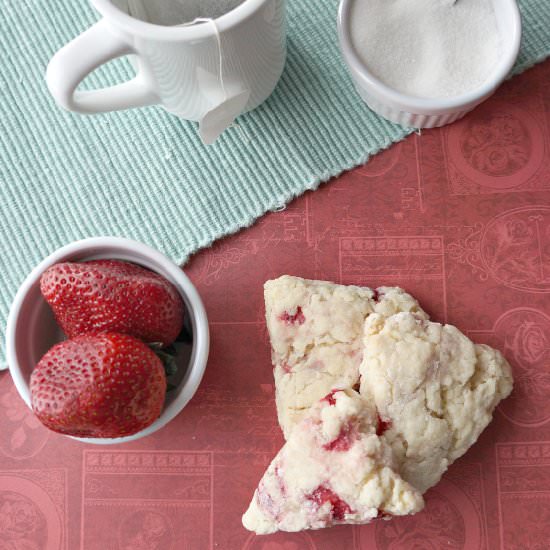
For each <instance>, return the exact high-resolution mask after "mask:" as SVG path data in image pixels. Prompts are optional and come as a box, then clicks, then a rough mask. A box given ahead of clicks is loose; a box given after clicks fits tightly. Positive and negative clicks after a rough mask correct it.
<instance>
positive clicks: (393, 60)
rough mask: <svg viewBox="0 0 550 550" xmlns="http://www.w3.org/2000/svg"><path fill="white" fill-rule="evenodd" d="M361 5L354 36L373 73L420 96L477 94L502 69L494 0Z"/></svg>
mask: <svg viewBox="0 0 550 550" xmlns="http://www.w3.org/2000/svg"><path fill="white" fill-rule="evenodd" d="M453 2H454V0H355V3H354V5H353V8H352V11H351V36H352V41H353V44H354V47H355V50H356V52H357V54H358V55H359V57H360V58H361V60H362V61H363V62H364V63H365V65H366V66H367V67H368V68H369V70H370V71H371V72H372V73H373V74H374V75H375V76H376V77H377V78H379V79H380V80H381V81H382V82H384V83H385V84H386V85H388V86H390V87H392V88H394V89H395V90H398V91H399V92H403V93H407V94H409V95H414V96H419V97H430V98H434V97H449V96H455V95H459V94H461V93H464V92H467V91H470V90H474V89H476V88H477V87H479V86H480V85H481V84H482V83H483V82H485V81H486V80H487V78H488V77H489V76H490V74H491V73H492V71H493V69H494V67H495V65H496V64H497V61H498V58H499V55H500V51H501V46H500V40H501V37H500V35H499V32H498V28H497V20H496V16H495V12H494V10H493V2H492V1H491V0H458V1H457V2H456V3H453Z"/></svg>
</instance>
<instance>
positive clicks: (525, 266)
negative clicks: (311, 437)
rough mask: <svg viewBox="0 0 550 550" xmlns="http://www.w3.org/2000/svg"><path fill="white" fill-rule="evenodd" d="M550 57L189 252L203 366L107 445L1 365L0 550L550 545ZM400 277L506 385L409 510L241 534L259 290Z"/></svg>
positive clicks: (258, 378)
mask: <svg viewBox="0 0 550 550" xmlns="http://www.w3.org/2000/svg"><path fill="white" fill-rule="evenodd" d="M548 82H550V63H548V62H547V63H545V64H542V65H540V66H538V67H536V68H535V69H532V70H530V71H528V72H527V73H525V74H523V75H522V76H520V77H518V78H515V79H513V80H512V81H509V82H507V83H506V84H505V85H504V86H503V88H502V89H501V90H500V91H499V92H498V94H497V95H496V96H495V97H494V98H492V99H491V100H490V101H489V102H487V103H486V104H485V105H483V106H481V107H480V108H479V109H477V110H476V111H475V112H474V113H473V114H471V115H470V116H468V117H467V118H466V119H465V120H463V121H461V122H458V123H456V124H454V125H452V126H450V127H448V128H444V129H441V130H433V131H424V132H422V135H421V136H416V135H413V136H412V137H410V138H409V139H407V140H405V141H404V142H402V143H400V144H398V145H396V146H394V147H392V148H391V149H389V150H388V151H386V152H384V153H382V154H380V155H378V156H376V157H375V158H373V159H372V161H371V162H369V163H368V164H367V165H366V166H363V167H360V168H357V169H356V170H354V171H352V172H349V173H347V174H344V175H343V176H341V177H340V178H338V179H336V180H334V181H332V182H331V183H329V184H327V185H324V186H323V187H322V188H321V189H320V190H318V191H316V192H314V193H308V194H306V195H304V196H303V197H301V198H299V199H298V200H296V201H294V202H293V203H292V204H291V205H289V206H288V208H287V209H286V210H284V211H283V212H279V213H273V214H271V215H268V216H266V217H264V218H263V219H262V220H261V221H260V222H259V223H258V224H256V225H255V226H254V227H252V228H250V229H248V230H245V231H242V232H241V233H239V234H238V235H236V236H234V237H231V238H229V239H226V240H224V241H222V242H219V243H217V244H216V245H215V246H214V247H213V248H211V249H208V250H205V251H203V252H201V253H200V254H198V255H197V256H196V257H195V258H194V259H193V260H192V262H191V263H190V265H189V266H188V268H187V271H188V273H189V274H190V276H191V278H192V279H193V280H194V282H195V283H196V284H197V286H198V288H199V290H200V292H201V293H202V296H203V297H204V300H205V303H206V307H207V310H208V314H209V317H210V321H211V329H212V349H211V358H210V361H209V365H208V369H207V372H206V375H205V378H204V381H203V383H202V385H201V387H200V389H199V391H198V393H197V395H196V397H195V398H194V399H193V401H192V402H191V403H190V405H189V406H188V407H187V408H186V409H185V411H184V412H183V413H182V414H181V415H180V416H178V417H177V418H176V419H175V420H174V421H173V422H172V423H171V424H170V425H169V426H167V427H166V428H165V429H163V430H161V431H160V432H158V433H157V434H154V435H153V436H151V437H149V438H146V439H144V440H141V441H138V442H135V443H133V444H128V445H125V446H120V447H115V448H100V447H96V446H92V445H87V446H84V445H82V444H80V443H77V442H74V441H72V440H70V439H68V438H65V437H62V436H58V435H56V434H53V433H49V432H48V431H47V430H46V429H45V428H42V426H41V425H40V424H38V422H37V421H36V420H35V419H34V418H33V417H32V415H31V414H30V412H29V411H28V410H27V409H26V408H25V406H24V405H23V403H22V401H21V400H20V399H19V398H18V396H17V394H16V392H15V389H14V387H13V384H12V382H11V379H10V377H9V375H7V374H2V375H0V430H1V432H0V433H1V436H0V549H1V550H39V549H40V550H58V549H63V550H73V549H78V548H80V549H82V550H127V549H128V550H185V549H191V550H202V549H214V550H215V549H220V550H237V549H243V550H244V549H246V550H335V549H338V550H366V549H369V550H370V549H374V548H377V549H379V550H439V549H441V548H449V549H452V550H459V549H465V550H477V549H484V550H493V549H506V550H535V549H536V550H543V549H546V548H550V542H549V541H550V399H549V398H548V396H549V395H550V94H549V92H548ZM282 273H290V274H295V275H301V276H304V277H311V278H321V279H331V280H334V281H338V282H342V283H359V284H368V285H370V286H377V285H380V284H398V285H401V286H403V287H405V288H406V289H407V290H409V291H410V292H412V293H414V294H415V295H417V296H418V298H419V299H420V300H421V301H422V305H423V307H424V308H425V309H427V310H428V311H429V312H430V313H431V314H432V315H433V317H434V318H435V319H438V320H441V321H447V322H451V323H454V324H456V325H458V326H459V327H460V328H461V329H462V330H463V331H465V332H466V333H467V334H468V335H470V336H471V337H472V338H474V339H475V340H477V341H479V342H486V343H489V344H492V345H494V346H497V347H499V348H500V349H501V350H502V351H503V352H504V353H505V355H506V356H507V358H508V359H509V360H510V362H511V363H512V365H513V368H514V374H515V379H516V389H515V391H514V393H513V395H512V397H511V398H509V399H508V400H507V401H506V402H505V403H504V404H502V405H501V406H500V407H499V409H498V411H497V412H496V415H495V420H494V422H493V423H492V425H491V426H490V428H489V429H487V430H486V432H485V433H484V434H483V435H482V436H481V438H480V440H479V442H478V443H477V444H476V445H475V446H474V447H473V448H472V449H471V450H470V452H469V453H468V454H467V455H466V456H465V457H463V458H462V459H460V460H459V461H458V462H457V463H456V464H455V465H453V466H452V467H451V468H450V470H449V471H448V472H447V474H446V475H445V477H444V480H443V481H442V482H441V483H440V484H439V485H438V486H437V487H435V488H434V489H432V490H431V491H430V492H429V493H428V495H427V498H426V501H427V506H426V509H425V510H424V511H423V512H422V513H420V514H419V515H418V516H416V517H414V518H401V519H395V520H392V521H389V522H377V523H376V524H375V525H370V526H363V527H345V526H343V527H336V528H333V529H329V530H325V531H317V532H306V533H298V534H277V535H274V536H269V537H256V536H254V535H252V534H250V533H248V532H247V531H245V530H244V529H243V528H242V527H241V524H240V516H241V514H242V512H243V511H244V509H245V507H246V506H247V504H248V501H249V499H250V497H251V495H252V492H253V491H254V488H255V486H256V484H257V482H258V480H259V478H260V476H261V474H262V472H263V470H264V468H265V467H266V466H267V464H268V462H269V460H270V459H271V457H272V456H273V454H274V453H275V451H276V450H277V449H278V447H279V446H280V444H281V442H282V437H281V433H280V430H279V429H278V426H277V423H276V417H275V404H274V400H273V397H274V395H273V393H274V388H273V378H272V373H271V365H270V358H269V343H268V338H267V334H266V329H265V325H264V322H263V302H262V283H263V282H264V281H265V280H266V279H268V278H272V277H276V276H278V275H280V274H282Z"/></svg>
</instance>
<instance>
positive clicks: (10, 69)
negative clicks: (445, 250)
mask: <svg viewBox="0 0 550 550" xmlns="http://www.w3.org/2000/svg"><path fill="white" fill-rule="evenodd" d="M520 5H521V9H522V15H523V25H524V34H523V44H522V50H521V55H520V57H519V60H518V63H517V65H516V67H515V72H516V73H517V72H520V71H522V70H523V69H525V68H527V67H529V66H531V65H533V64H534V63H536V62H537V61H540V60H542V59H543V58H544V57H546V56H548V55H550V30H549V29H550V1H549V0H520ZM336 11H337V1H336V0H288V61H287V67H286V69H285V72H284V74H283V77H282V79H281V82H280V83H279V85H278V87H277V89H276V91H275V92H274V93H273V95H272V96H271V98H270V99H269V100H268V101H267V102H266V103H264V104H263V105H262V106H261V107H260V108H258V109H256V110H255V111H253V112H252V113H249V114H247V115H245V116H242V117H240V118H239V119H238V126H236V127H234V128H231V129H229V130H228V131H227V132H226V133H225V134H224V135H223V136H222V137H221V138H220V139H219V140H218V141H217V142H216V144H215V145H213V146H210V147H204V146H203V145H201V143H200V141H199V139H198V137H197V130H196V126H195V125H194V124H193V123H188V122H185V121H181V120H179V119H177V118H175V117H172V116H171V115H169V114H167V113H165V112H164V111H163V110H162V109H160V108H158V107H153V108H147V109H141V110H133V111H126V112H123V113H113V114H107V115H96V116H91V117H87V116H81V115H75V114H70V113H65V112H63V111H62V110H60V109H59V108H57V107H56V106H55V105H54V103H53V101H52V99H51V97H50V96H49V93H48V91H47V89H46V85H45V82H44V73H45V68H46V65H47V63H48V60H49V59H50V58H51V56H52V55H53V54H54V52H55V51H56V50H58V49H59V48H60V47H61V46H63V45H64V44H65V43H66V42H67V41H69V40H70V39H71V38H73V37H74V36H76V35H77V34H79V33H80V32H82V31H83V30H85V29H86V28H87V27H88V26H90V25H91V24H92V23H93V22H94V21H95V20H96V19H97V15H96V14H95V13H94V12H93V10H92V9H91V8H90V7H89V6H88V5H87V2H85V1H84V0H82V1H79V2H75V1H74V0H73V1H71V0H17V1H16V0H0V50H1V51H2V61H1V63H0V94H1V101H0V237H1V238H0V256H1V258H2V269H0V327H1V328H0V333H1V334H0V339H1V349H0V365H2V364H3V363H4V357H5V354H4V350H5V346H4V328H5V320H6V318H7V315H8V309H9V306H10V303H11V300H12V298H13V296H14V294H15V292H16V290H17V288H18V286H19V285H20V283H21V282H22V280H23V279H24V277H25V276H26V274H27V273H28V272H29V271H30V269H31V268H32V267H33V266H34V265H36V264H37V263H38V262H39V261H40V260H41V259H42V258H43V257H44V256H46V255H47V254H49V253H50V252H52V251H53V250H54V249H56V248H58V247H59V246H61V245H63V244H66V243H68V242H70V241H73V240H75V239H79V238H83V237H88V236H96V235H118V236H126V237H132V238H134V239H137V240H141V241H143V242H146V243H148V244H150V245H152V246H154V247H157V248H159V249H161V250H162V251H164V252H165V253H167V254H168V255H170V256H171V257H172V258H174V259H175V260H176V261H177V262H184V261H185V259H186V258H187V257H188V255H189V254H190V253H192V252H194V251H196V250H198V249H199V248H201V247H204V246H207V245H209V244H210V243H211V242H212V241H213V240H214V239H217V238H219V237H221V236H223V235H227V234H229V233H232V232H234V231H237V230H238V229H240V228H242V227H245V226H247V225H249V224H251V223H252V222H253V221H254V220H255V219H256V218H257V217H258V216H261V215H262V214H263V213H265V212H266V211H268V210H271V209H274V208H277V207H280V206H282V205H284V204H285V203H286V202H288V201H289V200H290V199H292V198H293V197H294V196H296V195H299V194H301V193H303V192H304V191H305V190H307V189H313V188H315V187H316V186H317V185H319V183H320V182H323V181H325V180H328V179H329V178H330V177H332V176H335V175H337V174H339V173H340V172H342V171H343V170H346V169H349V168H352V167H354V166H356V165H358V164H361V163H364V162H366V161H367V159H368V158H369V156H370V155H372V154H374V153H376V152H377V151H379V150H381V149H383V148H386V147H388V146H389V145H390V144H391V143H393V142H396V141H399V140H401V139H403V138H404V137H405V136H406V135H407V134H408V133H409V132H410V130H407V129H404V128H401V127H399V126H396V125H394V124H391V123H389V122H386V121H385V120H383V119H381V118H379V117H377V116H376V115H374V114H373V113H372V112H371V111H369V109H368V108H367V107H366V106H365V105H364V104H363V103H362V102H361V101H360V99H359V97H358V96H357V94H356V93H355V90H354V89H353V85H352V82H351V80H350V78H349V76H348V74H347V71H346V69H345V68H344V66H343V63H342V61H341V58H340V54H339V51H338V45H337V36H336ZM129 74H130V71H129V69H128V65H127V64H126V63H124V62H113V63H111V64H109V65H108V66H107V67H105V68H103V69H101V70H99V71H97V72H96V73H94V75H92V76H91V77H89V84H90V85H91V86H94V87H95V86H104V85H109V84H113V83H117V82H120V81H122V80H125V79H127V78H128V76H129Z"/></svg>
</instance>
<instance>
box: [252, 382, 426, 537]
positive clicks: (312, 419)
mask: <svg viewBox="0 0 550 550" xmlns="http://www.w3.org/2000/svg"><path fill="white" fill-rule="evenodd" d="M377 428H378V425H377V417H376V412H375V411H374V409H373V408H372V407H371V406H370V405H369V404H368V403H366V402H365V401H364V400H363V399H362V398H361V397H360V396H359V394H357V393H356V392H354V391H353V390H346V391H334V392H331V393H330V394H328V395H327V396H326V397H325V398H323V399H322V400H320V401H319V402H318V403H317V404H316V405H315V406H314V407H312V408H311V409H310V410H309V412H308V415H306V417H305V418H304V419H302V421H301V422H300V423H299V424H297V425H296V427H295V428H294V429H293V431H292V434H291V436H290V438H289V440H288V441H287V443H286V444H285V445H284V446H283V448H282V449H281V450H280V451H279V453H278V454H277V456H276V457H275V459H274V460H273V461H272V463H271V464H270V466H269V468H268V469H267V471H266V473H265V474H264V476H263V478H262V480H261V481H260V484H259V486H258V489H257V490H256V492H255V493H254V497H253V499H252V502H251V504H250V506H249V508H248V510H247V512H246V513H245V514H244V516H243V524H244V526H245V527H246V528H247V529H249V530H251V531H255V532H256V533H258V534H266V533H273V532H275V531H278V530H281V531H300V530H303V529H320V528H322V527H329V526H331V525H335V524H346V523H351V524H362V523H368V522H370V521H372V520H373V519H377V518H382V517H389V516H391V515H405V514H412V513H415V512H418V511H419V510H421V509H422V507H423V500H422V496H421V494H420V492H419V491H418V490H417V489H415V488H414V487H412V486H411V485H409V484H408V483H406V482H405V481H403V480H402V479H401V477H400V476H399V475H398V474H397V473H396V471H395V469H394V468H395V463H394V460H393V454H392V451H391V448H390V446H389V445H388V444H387V443H386V442H385V441H384V439H383V438H381V437H379V436H378V435H377V434H376V432H377Z"/></svg>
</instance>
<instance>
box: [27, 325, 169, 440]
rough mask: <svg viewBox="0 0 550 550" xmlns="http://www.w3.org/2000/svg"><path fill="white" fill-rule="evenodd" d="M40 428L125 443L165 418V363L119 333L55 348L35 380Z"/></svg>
mask: <svg viewBox="0 0 550 550" xmlns="http://www.w3.org/2000/svg"><path fill="white" fill-rule="evenodd" d="M30 386H31V402H32V408H33V411H34V413H35V414H36V416H37V417H38V419H39V420H40V422H42V424H44V425H45V426H47V427H48V428H50V429H51V430H54V431H56V432H60V433H63V434H68V435H74V436H79V437H121V436H124V435H131V434H133V433H136V432H139V431H140V430H143V429H144V428H146V427H147V426H149V425H150V424H151V423H152V422H154V421H155V420H156V419H157V418H158V417H159V415H160V413H161V411H162V407H163V405H164V398H165V394H166V376H165V374H164V367H163V365H162V362H161V360H160V359H159V358H158V357H157V356H156V355H155V353H154V352H153V351H152V350H151V349H150V348H149V347H148V346H147V345H146V344H144V343H143V342H141V341H139V340H137V339H136V338H134V337H132V336H128V335H125V334H116V333H102V334H97V335H94V334H87V335H83V336H77V337H76V338H74V339H72V340H66V341H64V342H61V343H59V344H56V345H55V346H53V347H52V348H51V349H50V350H49V351H48V352H47V353H46V354H45V355H44V357H42V359H41V360H40V361H39V363H38V365H36V367H35V369H34V370H33V372H32V375H31V384H30Z"/></svg>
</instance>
